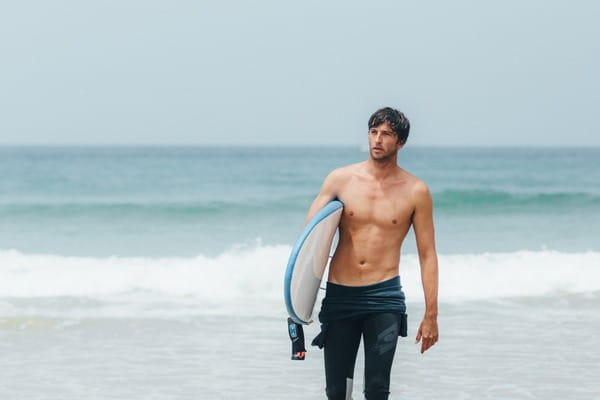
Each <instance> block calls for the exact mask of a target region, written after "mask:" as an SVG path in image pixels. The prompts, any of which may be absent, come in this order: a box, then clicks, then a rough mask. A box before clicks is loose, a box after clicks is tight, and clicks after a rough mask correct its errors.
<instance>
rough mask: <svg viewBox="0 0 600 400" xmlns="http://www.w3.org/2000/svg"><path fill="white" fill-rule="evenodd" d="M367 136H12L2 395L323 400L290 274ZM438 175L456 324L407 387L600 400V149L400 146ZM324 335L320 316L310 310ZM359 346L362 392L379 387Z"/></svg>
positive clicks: (445, 282)
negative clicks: (321, 195) (300, 351)
mask: <svg viewBox="0 0 600 400" xmlns="http://www.w3.org/2000/svg"><path fill="white" fill-rule="evenodd" d="M366 157H367V153H365V152H363V151H361V150H360V149H358V148H352V147H324V148H311V147H304V148H303V147H269V148H258V147H255V148H253V147H0V171H1V175H0V354H1V355H2V357H0V399H61V400H62V399H81V398H85V399H191V398H193V399H255V398H256V399H258V398H260V399H282V398H286V399H289V400H293V399H319V398H325V395H324V385H325V383H324V372H323V354H322V351H320V350H318V349H316V348H310V349H309V352H308V354H307V359H306V360H305V361H301V362H299V361H291V360H290V359H289V358H290V345H289V339H288V337H287V331H286V323H285V318H286V312H285V306H284V303H283V289H282V281H283V273H284V269H285V265H286V263H287V257H288V256H289V252H290V250H291V246H292V244H293V242H294V240H295V238H296V236H297V235H298V234H299V232H300V231H301V229H302V225H303V222H304V218H305V216H306V212H307V210H308V207H309V206H310V203H311V202H312V200H313V198H314V197H315V195H316V194H317V192H318V190H319V188H320V185H321V183H322V181H323V178H324V177H325V176H326V175H327V174H328V172H329V171H331V170H332V169H333V168H336V167H338V166H342V165H347V164H352V163H356V162H360V161H363V160H364V159H365V158H366ZM399 164H400V165H401V166H402V167H403V168H405V169H406V170H408V171H409V172H411V173H413V174H414V175H416V176H418V177H419V178H421V179H422V180H424V181H425V182H426V183H427V184H428V186H429V188H430V190H431V193H432V196H433V201H434V219H435V228H436V244H437V249H438V254H439V264H440V293H439V301H440V307H439V327H440V341H439V342H438V343H437V344H436V345H435V346H434V347H433V348H432V349H431V350H429V351H428V352H426V353H425V354H424V355H421V354H419V352H418V345H416V344H414V337H415V335H416V330H417V328H418V324H419V322H420V318H421V316H422V314H423V293H422V288H421V283H420V276H419V265H418V258H417V256H416V247H415V243H414V236H413V235H412V233H410V234H409V236H408V237H407V239H406V240H405V243H404V245H403V250H402V251H403V255H402V258H401V265H400V274H401V277H402V281H403V288H404V290H405V293H406V295H407V306H408V307H407V308H408V314H409V337H408V338H400V342H399V345H398V350H397V352H396V359H395V364H394V370H393V372H392V384H391V392H392V394H391V397H390V398H391V399H401V398H411V399H538V398H539V399H542V398H543V399H563V398H569V399H597V398H599V397H600V381H599V380H598V377H597V376H598V372H599V371H600V369H599V365H600V338H599V336H598V335H597V332H598V331H599V330H600V313H598V312H597V309H598V307H599V306H600V148H590V149H584V148H508V147H507V148H428V147H411V146H410V143H409V144H408V145H407V146H406V147H405V148H404V149H402V150H401V152H400V155H399ZM305 332H306V335H307V341H310V339H311V338H312V337H314V336H315V335H316V334H317V332H318V326H317V324H312V325H309V326H307V327H306V328H305ZM362 361H363V358H362V354H360V353H359V358H358V361H357V368H356V373H355V384H354V398H355V399H358V398H361V396H362V395H361V391H362V379H361V378H360V376H361V374H362Z"/></svg>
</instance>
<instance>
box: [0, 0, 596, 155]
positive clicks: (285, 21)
mask: <svg viewBox="0 0 600 400" xmlns="http://www.w3.org/2000/svg"><path fill="white" fill-rule="evenodd" d="M598 21H600V2H594V1H541V0H540V1H524V0H517V1H496V2H489V1H477V0H473V1H460V0H459V1H456V0H455V1H435V2H432V1H411V2H407V1H362V2H354V1H347V0H346V1H295V2H291V1H242V0H239V1H214V2H210V3H209V2H204V1H167V0H164V1H160V2H159V1H151V0H136V1H127V0H116V1H100V0H97V1H12V2H3V4H2V5H1V6H0V46H1V49H0V50H1V52H0V110H1V111H0V144H59V145H61V144H151V145H162V144H216V145H232V144H233V145H236V144H239V145H289V144H294V145H295V144H304V145H353V146H358V145H359V144H360V143H362V142H364V141H365V140H366V132H367V126H366V123H367V119H368V117H369V115H370V114H371V113H372V112H373V111H375V110H376V109H377V108H379V107H381V106H386V105H389V106H392V107H396V108H399V109H401V110H402V111H404V112H405V114H406V115H407V116H408V118H409V119H410V120H411V123H412V130H411V136H410V137H409V142H408V143H409V144H410V145H484V146H488V145H492V146H497V145H508V146H515V145H516V146H519V145H543V146H548V145H550V146H584V145H595V146H598V145H600V135H599V134H598V133H599V129H598V118H599V114H600V113H599V112H598V106H599V105H600V73H599V71H600V39H599V38H600V24H599V23H598Z"/></svg>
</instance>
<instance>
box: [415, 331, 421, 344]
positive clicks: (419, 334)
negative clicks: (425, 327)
mask: <svg viewBox="0 0 600 400" xmlns="http://www.w3.org/2000/svg"><path fill="white" fill-rule="evenodd" d="M419 340H421V330H420V329H419V331H418V332H417V338H416V339H415V343H419Z"/></svg>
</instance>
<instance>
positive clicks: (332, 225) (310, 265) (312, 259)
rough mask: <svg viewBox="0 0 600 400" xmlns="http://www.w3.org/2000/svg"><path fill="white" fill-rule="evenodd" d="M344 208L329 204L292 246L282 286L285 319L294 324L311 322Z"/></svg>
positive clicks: (334, 202)
mask: <svg viewBox="0 0 600 400" xmlns="http://www.w3.org/2000/svg"><path fill="white" fill-rule="evenodd" d="M343 208H344V205H343V204H342V202H341V201H339V200H333V201H331V202H329V203H327V205H325V207H323V208H322V209H321V210H319V212H317V213H316V214H315V216H314V217H312V218H311V220H310V221H309V222H308V224H306V227H305V228H304V230H303V231H302V233H300V236H299V237H298V239H297V240H296V242H295V243H294V246H293V248H292V252H291V253H290V258H289V260H288V264H287V268H286V270H285V278H284V283H283V288H284V299H285V305H286V308H287V312H288V315H289V316H290V318H291V319H292V320H294V322H296V323H298V324H303V325H308V324H310V323H311V322H312V313H313V309H314V306H315V301H316V300H317V294H318V293H319V287H320V286H321V280H322V279H323V273H324V272H325V268H326V267H327V263H328V261H329V254H330V252H331V245H332V243H333V239H334V237H335V233H336V231H337V228H338V224H339V223H340V218H341V217H342V210H343Z"/></svg>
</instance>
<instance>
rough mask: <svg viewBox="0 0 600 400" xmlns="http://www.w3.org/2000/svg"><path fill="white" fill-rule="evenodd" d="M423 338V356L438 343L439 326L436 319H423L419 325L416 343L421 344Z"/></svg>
mask: <svg viewBox="0 0 600 400" xmlns="http://www.w3.org/2000/svg"><path fill="white" fill-rule="evenodd" d="M421 338H422V339H423V341H422V342H421V354H423V353H425V351H426V350H427V349H429V348H430V347H431V346H433V345H434V344H435V343H436V342H437V341H438V326H437V319H436V318H427V317H425V318H423V321H421V325H419V330H418V332H417V340H416V341H415V343H419V341H420V340H421Z"/></svg>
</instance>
